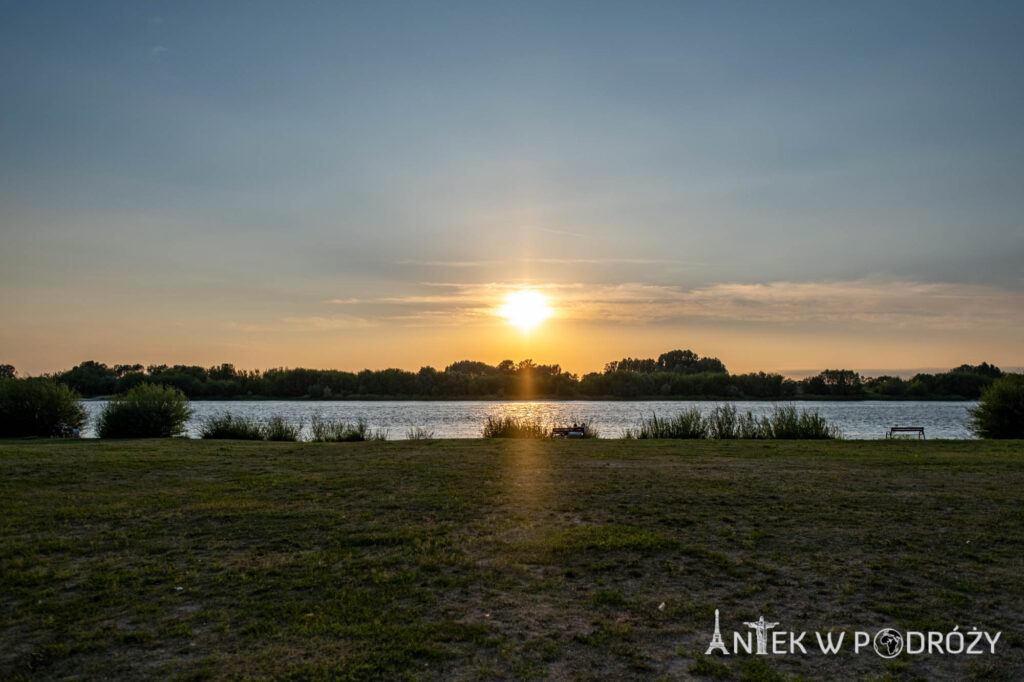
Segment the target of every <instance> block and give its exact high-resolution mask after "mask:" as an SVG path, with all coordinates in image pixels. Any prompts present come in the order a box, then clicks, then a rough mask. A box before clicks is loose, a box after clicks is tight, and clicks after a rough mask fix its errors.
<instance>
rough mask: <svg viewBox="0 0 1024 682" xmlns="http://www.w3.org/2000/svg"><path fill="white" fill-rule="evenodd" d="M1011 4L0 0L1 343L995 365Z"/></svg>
mask: <svg viewBox="0 0 1024 682" xmlns="http://www.w3.org/2000/svg"><path fill="white" fill-rule="evenodd" d="M1022 19H1024V10H1022V6H1021V5H1015V4H1012V3H1011V4H1006V3H984V2H983V3H966V2H964V3H938V2H928V3H902V2H901V3H813V2H807V3H729V2H722V3H681V2H672V3H669V2H664V3H662V2H647V3H596V2H586V3H567V2H558V3H551V2H545V3H526V2H516V3H506V4H499V3H469V2H466V3H453V2H435V3H427V2H423V3H386V2H373V3H336V2H330V3H326V2H325V3H288V4H285V3H156V2H153V3H147V2H138V3H71V2H68V3H47V2H32V3H22V4H14V3H5V4H4V5H3V6H2V8H0V88H2V91H3V92H4V106H3V107H2V113H0V158H2V159H3V164H2V165H0V230H2V235H3V241H4V243H5V248H4V249H3V251H2V253H0V287H2V288H3V292H4V293H3V295H2V297H0V313H2V314H3V315H4V317H5V319H7V320H9V321H10V324H8V325H5V328H4V329H3V330H2V331H0V347H2V348H3V349H5V350H6V354H7V355H9V356H10V359H7V360H4V361H9V362H13V363H14V364H15V365H16V366H18V367H19V368H24V369H25V370H29V371H44V370H51V369H56V368H59V367H63V366H68V365H69V364H73V363H75V362H78V361H80V360H83V359H87V358H88V357H95V358H96V359H99V360H105V361H108V362H122V361H123V362H127V361H135V360H139V361H143V362H145V361H148V360H152V361H160V362H165V361H180V362H197V363H200V364H205V363H208V362H209V363H212V362H221V361H233V362H236V364H240V365H243V366H265V365H272V364H273V365H277V364H286V365H297V364H307V365H310V364H312V365H320V366H335V367H343V368H347V369H353V368H361V367H363V366H371V367H381V366H388V365H398V366H403V367H409V368H415V367H416V366H418V365H420V364H428V363H429V364H439V365H443V364H446V363H447V362H450V361H453V360H455V359H459V358H461V357H464V356H466V357H475V358H480V359H484V360H489V361H497V360H500V359H501V358H502V357H506V356H513V357H517V358H518V357H520V356H525V355H532V356H534V357H535V359H540V360H546V361H560V362H562V363H563V364H564V365H566V366H569V368H570V369H574V370H587V369H596V368H597V367H599V366H600V365H601V364H603V361H605V360H609V359H613V358H616V357H621V356H622V355H627V354H628V355H637V354H657V353H658V352H661V351H663V350H667V349H669V348H675V347H694V350H697V351H698V352H700V353H701V354H710V355H719V356H722V357H723V360H725V361H726V364H727V365H729V366H730V368H737V369H743V368H750V369H753V368H763V369H787V368H798V367H805V366H810V367H817V366H819V365H822V366H824V365H825V364H842V365H843V366H853V367H858V366H859V367H914V366H926V365H927V366H932V365H934V366H943V365H945V364H949V363H953V364H959V363H960V362H966V361H972V362H973V361H979V362H980V361H981V360H982V359H988V360H989V361H995V362H1001V363H1004V364H1013V365H1019V364H1024V359H1022V358H1021V356H1020V351H1019V350H1018V346H1019V343H1018V340H1019V338H1020V332H1021V331H1024V328H1022V327H1024V324H1022V320H1021V315H1020V312H1021V310H1024V308H1022V307H1021V305H1022V303H1024V298H1022V297H1021V295H1022V290H1024V286H1022V285H1024V278H1022V275H1021V270H1020V266H1019V263H1020V262H1021V260H1022V256H1024V229H1022V224H1021V215H1022V208H1024V197H1022V192H1021V191H1020V178H1021V177H1024V172H1022V171H1024V133H1022V129H1021V121H1024V82H1022V77H1024V48H1022V46H1021V41H1020V40H1019V36H1020V35H1021V33H1022V28H1024V21H1022ZM523 286H529V287H532V288H537V289H538V290H542V291H545V292H547V293H548V294H549V295H550V296H551V297H552V299H553V302H554V303H555V304H556V307H557V308H558V310H559V315H558V316H557V319H556V320H553V321H551V323H550V324H548V325H547V327H548V328H547V329H546V330H545V331H543V332H538V333H535V334H534V335H533V336H531V337H530V338H521V336H520V335H517V332H515V331H514V330H510V329H508V328H507V327H506V326H503V325H502V323H501V321H500V320H495V319H493V315H490V314H489V311H490V310H492V309H493V307H494V306H495V304H496V303H497V302H498V301H499V300H500V298H501V295H502V294H503V292H506V291H507V290H510V289H513V288H517V287H523ZM67 328H70V329H73V330H75V332H74V334H73V335H72V336H73V338H72V336H69V335H68V334H67V333H66V332H64V331H63V330H65V329H67ZM976 354H981V355H983V356H984V357H980V356H979V357H974V355H976Z"/></svg>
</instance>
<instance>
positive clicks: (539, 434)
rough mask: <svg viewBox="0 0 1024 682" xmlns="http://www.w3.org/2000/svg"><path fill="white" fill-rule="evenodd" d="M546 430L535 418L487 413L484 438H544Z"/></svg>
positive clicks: (546, 433)
mask: <svg viewBox="0 0 1024 682" xmlns="http://www.w3.org/2000/svg"><path fill="white" fill-rule="evenodd" d="M547 435H548V430H547V429H546V428H544V426H543V425H542V424H541V423H540V422H539V421H537V420H536V419H529V418H526V417H514V416H512V415H502V416H498V417H496V416H494V415H487V419H486V421H484V431H483V436H484V438H546V437H547Z"/></svg>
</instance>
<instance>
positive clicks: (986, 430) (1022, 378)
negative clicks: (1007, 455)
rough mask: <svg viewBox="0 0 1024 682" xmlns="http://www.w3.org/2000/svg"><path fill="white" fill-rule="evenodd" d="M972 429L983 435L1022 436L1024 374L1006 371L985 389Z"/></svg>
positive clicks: (972, 412)
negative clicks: (1006, 372) (1007, 372)
mask: <svg viewBox="0 0 1024 682" xmlns="http://www.w3.org/2000/svg"><path fill="white" fill-rule="evenodd" d="M971 429H972V430H973V431H974V433H976V434H977V435H978V436H980V437H982V438H1024V375H1021V374H1006V375H1004V376H1003V377H1002V378H999V379H996V380H995V381H994V382H992V385H991V386H989V387H988V388H987V389H985V391H984V392H983V393H982V394H981V398H980V399H979V400H978V405H977V407H974V408H972V409H971Z"/></svg>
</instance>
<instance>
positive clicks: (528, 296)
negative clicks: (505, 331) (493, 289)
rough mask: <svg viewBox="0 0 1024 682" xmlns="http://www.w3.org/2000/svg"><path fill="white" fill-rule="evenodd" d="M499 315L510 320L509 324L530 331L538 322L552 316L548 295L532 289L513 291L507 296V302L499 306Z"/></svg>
mask: <svg viewBox="0 0 1024 682" xmlns="http://www.w3.org/2000/svg"><path fill="white" fill-rule="evenodd" d="M497 312H498V315H500V316H501V317H504V318H505V319H506V320H508V322H509V324H512V325H514V326H516V327H519V328H520V329H521V330H522V331H524V332H527V333H529V332H530V331H532V330H533V328H534V327H536V326H537V325H538V324H540V323H541V322H543V321H544V320H546V319H548V318H549V317H551V314H552V311H551V307H550V306H549V305H548V297H547V296H545V295H544V294H542V293H540V292H538V291H533V290H531V289H523V290H519V291H513V292H512V293H510V294H509V295H508V296H507V297H506V298H505V303H504V304H503V305H502V306H501V307H500V308H498V310H497Z"/></svg>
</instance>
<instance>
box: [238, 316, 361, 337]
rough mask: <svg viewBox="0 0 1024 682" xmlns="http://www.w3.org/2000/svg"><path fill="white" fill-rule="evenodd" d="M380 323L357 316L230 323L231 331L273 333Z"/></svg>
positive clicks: (303, 317)
mask: <svg viewBox="0 0 1024 682" xmlns="http://www.w3.org/2000/svg"><path fill="white" fill-rule="evenodd" d="M379 324H380V323H379V321H377V320H372V319H368V318H366V317H357V316H355V315H343V316H340V315H335V316H317V315H311V316H301V317H282V318H280V319H278V320H272V321H268V322H229V323H227V325H226V326H227V327H228V328H229V329H237V330H239V331H244V332H257V333H272V332H315V331H329V330H332V329H365V328H367V327H376V326H378V325H379Z"/></svg>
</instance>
